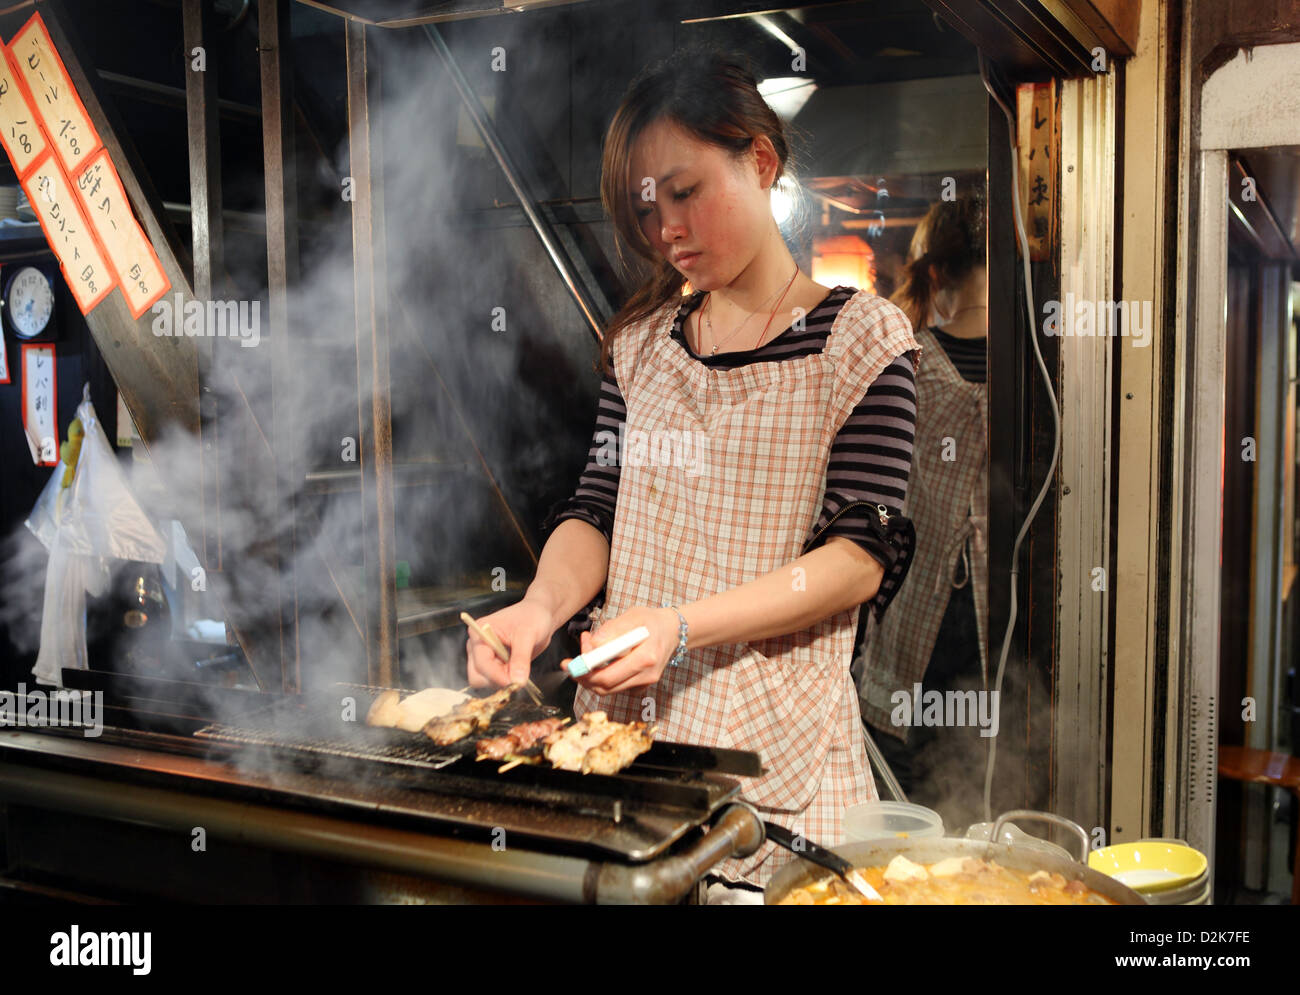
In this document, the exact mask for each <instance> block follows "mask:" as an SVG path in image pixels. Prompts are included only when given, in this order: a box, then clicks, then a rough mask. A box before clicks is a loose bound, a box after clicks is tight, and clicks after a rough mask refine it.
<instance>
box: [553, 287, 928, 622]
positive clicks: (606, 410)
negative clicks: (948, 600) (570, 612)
mask: <svg viewBox="0 0 1300 995" xmlns="http://www.w3.org/2000/svg"><path fill="white" fill-rule="evenodd" d="M855 293H857V291H856V290H855V289H854V288H852V287H843V286H838V287H836V288H835V289H834V290H832V291H831V292H830V294H828V295H827V297H826V298H825V299H824V300H823V301H822V303H821V304H819V305H818V306H817V307H816V308H814V309H813V310H812V311H810V312H809V313H808V314H807V315H806V316H805V318H804V328H803V330H796V329H794V328H793V327H791V328H787V329H786V330H785V331H784V332H782V333H781V334H779V335H777V336H776V337H775V338H773V339H772V340H771V341H770V342H768V343H767V344H766V345H764V346H763V347H762V348H760V349H756V350H748V351H743V352H724V353H719V354H718V355H716V356H699V355H697V354H696V353H695V352H694V351H693V350H691V349H690V345H689V343H687V341H686V337H685V334H684V332H683V323H684V322H685V320H686V317H687V315H689V314H690V312H691V311H692V310H694V309H695V308H696V307H698V306H699V304H700V303H701V301H702V299H703V294H702V293H697V294H695V295H694V296H692V297H691V298H689V299H688V300H686V301H685V302H684V303H683V305H682V307H681V308H680V309H679V311H678V314H677V319H676V321H675V322H674V323H673V327H672V336H673V338H675V339H677V340H678V341H679V342H681V343H682V344H683V345H684V346H685V347H686V348H687V350H688V351H689V352H690V354H691V355H692V356H693V357H694V358H695V359H696V360H697V361H698V362H700V363H703V364H704V365H705V366H708V367H710V368H717V369H734V368H736V367H739V366H745V365H747V364H749V363H765V362H766V363H770V362H781V361H784V360H791V359H798V358H799V357H801V356H807V355H810V354H812V353H817V352H821V350H822V348H823V347H824V346H825V344H826V339H827V336H828V335H829V334H830V331H831V325H832V323H833V322H834V320H835V316H836V315H837V314H838V313H839V310H840V308H841V307H842V306H843V305H844V303H845V302H846V301H848V300H849V299H850V298H851V297H852V296H853V295H854V294H855ZM914 359H915V357H914V356H913V355H912V354H910V353H909V354H905V355H902V356H899V357H898V358H897V359H896V360H894V362H893V363H892V364H890V365H889V366H887V367H886V368H885V369H884V370H883V371H882V372H881V373H880V375H879V376H878V377H877V378H876V379H875V381H874V382H873V383H872V384H871V387H870V388H869V389H868V390H867V391H866V393H865V394H864V395H863V397H862V399H861V401H859V402H858V404H857V406H856V407H855V408H854V409H853V413H852V414H851V415H850V416H849V418H848V420H847V421H846V422H845V423H844V425H843V427H842V428H841V429H840V431H839V434H838V435H836V437H835V441H834V443H833V445H832V446H831V452H830V461H829V464H828V466H827V471H826V491H825V495H824V498H823V503H822V510H821V514H820V515H819V516H818V519H817V523H816V525H815V526H814V528H813V531H812V535H811V537H810V538H809V541H808V543H807V544H806V545H805V547H804V552H808V551H810V550H812V549H814V548H816V547H817V546H819V545H821V544H822V543H824V542H825V541H826V540H828V539H830V538H831V537H832V536H843V537H845V538H847V539H851V540H852V541H854V542H856V543H858V545H860V546H862V547H863V548H864V549H865V550H866V551H867V552H868V553H870V554H871V556H872V557H874V558H875V559H876V560H877V561H878V562H879V563H880V564H881V566H883V567H884V569H885V576H884V578H883V579H882V581H881V584H880V590H879V591H878V592H877V594H876V597H875V598H874V599H873V600H872V602H871V608H872V611H873V612H874V613H875V615H876V616H877V618H879V616H880V615H881V613H883V611H884V610H885V607H886V606H887V605H888V604H889V602H890V601H891V600H892V599H893V596H894V594H895V593H896V592H897V591H898V587H899V585H900V584H901V583H902V580H903V577H904V576H905V575H906V573H907V567H908V564H909V562H910V560H911V556H912V550H913V545H914V542H915V538H914V535H915V533H914V532H913V530H912V528H911V527H910V526H911V523H910V522H909V521H907V520H906V519H904V518H902V508H903V502H904V500H905V499H906V497H907V482H908V476H909V474H910V472H911V466H912V443H913V437H914V435H915V431H916V382H915V366H914ZM626 418H627V407H626V405H625V404H624V401H623V395H622V393H621V392H620V390H619V387H618V383H617V381H616V379H615V377H614V374H613V372H612V371H611V372H609V373H608V374H606V375H605V377H604V379H603V381H602V382H601V386H600V400H599V405H598V409H597V413H596V427H595V431H594V433H593V439H592V444H591V449H590V451H589V452H588V454H587V466H586V469H585V470H584V471H583V473H582V477H581V479H580V480H579V482H578V487H577V490H576V491H575V492H574V493H573V495H572V496H571V497H568V498H566V499H564V500H563V501H561V502H559V503H558V504H556V505H555V506H554V507H553V508H552V509H551V511H550V513H549V514H548V515H547V517H546V521H545V522H544V523H543V526H542V529H543V531H544V532H549V531H550V530H551V529H553V528H554V527H555V526H556V525H558V524H559V523H560V522H561V521H563V520H565V519H566V518H577V519H580V520H582V521H584V522H586V523H588V524H589V525H591V526H592V527H593V528H596V529H598V530H599V531H600V532H601V533H602V534H603V535H604V536H605V538H606V539H607V540H609V539H611V538H612V536H613V531H614V509H615V507H616V504H617V500H618V481H619V466H618V465H617V463H616V462H615V463H614V464H613V465H603V464H608V463H610V462H611V461H609V460H607V459H598V458H597V456H598V453H600V450H601V448H602V446H605V447H607V445H608V443H607V440H608V439H609V437H610V436H609V435H607V434H606V433H611V432H612V433H614V437H616V438H617V437H619V426H620V424H621V423H622V422H623V421H624V420H626ZM877 505H884V507H885V509H886V513H887V515H888V516H889V517H890V519H891V527H890V528H889V529H888V530H886V529H885V528H883V527H882V526H881V524H880V516H879V511H878V509H877Z"/></svg>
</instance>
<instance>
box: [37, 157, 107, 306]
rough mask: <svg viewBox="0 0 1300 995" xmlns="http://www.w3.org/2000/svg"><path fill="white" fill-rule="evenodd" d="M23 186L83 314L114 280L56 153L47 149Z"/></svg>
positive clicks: (96, 302)
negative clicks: (60, 166)
mask: <svg viewBox="0 0 1300 995" xmlns="http://www.w3.org/2000/svg"><path fill="white" fill-rule="evenodd" d="M23 189H24V190H25V191H26V192H27V199H28V200H29V201H30V202H31V205H32V210H33V211H35V212H36V217H37V220H39V221H40V223H41V228H42V229H44V231H45V238H46V241H48V242H49V243H50V248H52V249H53V250H54V252H55V254H56V255H58V257H59V262H60V263H61V264H62V266H63V277H64V279H66V280H67V281H68V287H69V288H70V289H71V290H72V295H73V297H75V298H76V299H77V306H78V307H79V308H81V313H82V314H89V313H90V311H91V310H92V309H93V308H94V307H95V305H96V304H98V303H99V302H100V301H102V300H103V299H104V298H105V297H107V296H108V292H109V291H110V290H112V289H113V284H114V282H115V280H114V278H113V275H112V272H111V271H110V270H109V268H108V264H107V263H106V262H104V256H103V253H102V252H101V251H100V248H99V243H98V242H97V240H96V239H95V236H94V233H93V232H92V231H91V229H90V225H89V223H88V222H87V221H86V218H85V216H84V215H83V214H82V212H81V204H80V202H79V200H78V199H77V196H76V194H74V193H73V192H72V187H71V186H70V185H69V183H68V178H67V176H66V175H65V174H64V172H63V170H62V169H60V168H59V162H58V159H57V157H55V156H54V155H53V154H52V153H49V152H47V153H46V155H45V158H44V159H43V160H41V161H40V162H39V163H37V164H36V168H35V169H33V170H32V171H31V173H29V174H28V176H27V178H26V179H25V180H23Z"/></svg>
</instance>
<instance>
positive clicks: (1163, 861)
mask: <svg viewBox="0 0 1300 995" xmlns="http://www.w3.org/2000/svg"><path fill="white" fill-rule="evenodd" d="M1088 866H1089V867H1091V868H1092V869H1093V870H1094V871H1101V872H1102V873H1103V874H1108V875H1110V876H1111V877H1113V878H1114V879H1115V880H1117V881H1120V882H1122V883H1124V884H1126V885H1128V886H1129V887H1130V888H1132V889H1133V890H1134V891H1136V892H1140V893H1141V894H1151V893H1152V892H1159V891H1170V890H1171V889H1173V888H1182V887H1185V886H1186V885H1189V884H1191V883H1192V882H1193V881H1195V880H1196V879H1197V878H1199V877H1200V876H1201V875H1202V874H1204V873H1205V869H1206V867H1207V866H1208V864H1207V862H1206V860H1205V854H1203V853H1201V851H1200V850H1194V849H1192V848H1191V847H1190V846H1183V845H1182V844H1179V843H1164V842H1159V841H1157V840H1139V841H1138V842H1136V843H1117V844H1115V845H1114V846H1104V847H1102V848H1101V849H1100V850H1093V851H1092V852H1091V853H1090V854H1088Z"/></svg>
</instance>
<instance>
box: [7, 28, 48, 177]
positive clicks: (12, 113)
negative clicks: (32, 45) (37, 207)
mask: <svg viewBox="0 0 1300 995" xmlns="http://www.w3.org/2000/svg"><path fill="white" fill-rule="evenodd" d="M0 143H3V145H4V147H5V151H6V152H7V153H8V154H9V161H10V162H11V163H13V166H14V172H15V173H16V174H17V175H18V176H19V177H20V178H21V177H23V176H26V175H27V172H28V171H29V170H30V169H31V168H32V166H33V165H35V163H36V161H37V160H38V159H40V157H41V156H43V155H44V154H45V150H46V148H48V146H47V145H46V143H45V132H44V131H43V130H42V129H41V126H40V124H39V123H38V122H37V118H36V108H34V107H33V106H32V103H31V101H30V100H29V99H28V97H27V88H26V87H24V86H20V85H19V84H18V77H17V76H15V75H14V70H13V67H11V66H10V65H9V60H8V59H6V58H4V56H3V54H0Z"/></svg>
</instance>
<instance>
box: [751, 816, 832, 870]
mask: <svg viewBox="0 0 1300 995" xmlns="http://www.w3.org/2000/svg"><path fill="white" fill-rule="evenodd" d="M763 831H764V832H765V833H766V834H767V838H768V839H770V840H771V841H772V842H773V843H775V844H776V845H777V846H780V847H784V848H785V849H787V850H789V851H790V852H791V853H793V854H794V855H795V856H797V857H803V858H804V859H805V860H810V861H812V862H813V863H814V864H819V865H821V866H822V867H825V868H826V869H827V870H831V871H834V872H835V873H836V874H838V875H839V876H840V877H841V878H843V879H844V880H845V881H848V880H849V877H848V876H849V872H851V871H853V870H854V867H853V865H852V864H850V863H849V862H848V861H847V860H845V859H844V858H843V857H841V856H840V855H839V854H837V853H832V852H831V851H830V850H827V849H826V848H825V847H824V846H818V845H817V844H816V843H814V842H813V841H812V840H810V839H808V838H807V837H806V836H797V835H796V834H795V833H792V832H790V830H788V829H786V828H785V826H778V825H777V824H776V823H774V822H768V821H767V820H766V819H764V820H763ZM850 884H852V882H850Z"/></svg>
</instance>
